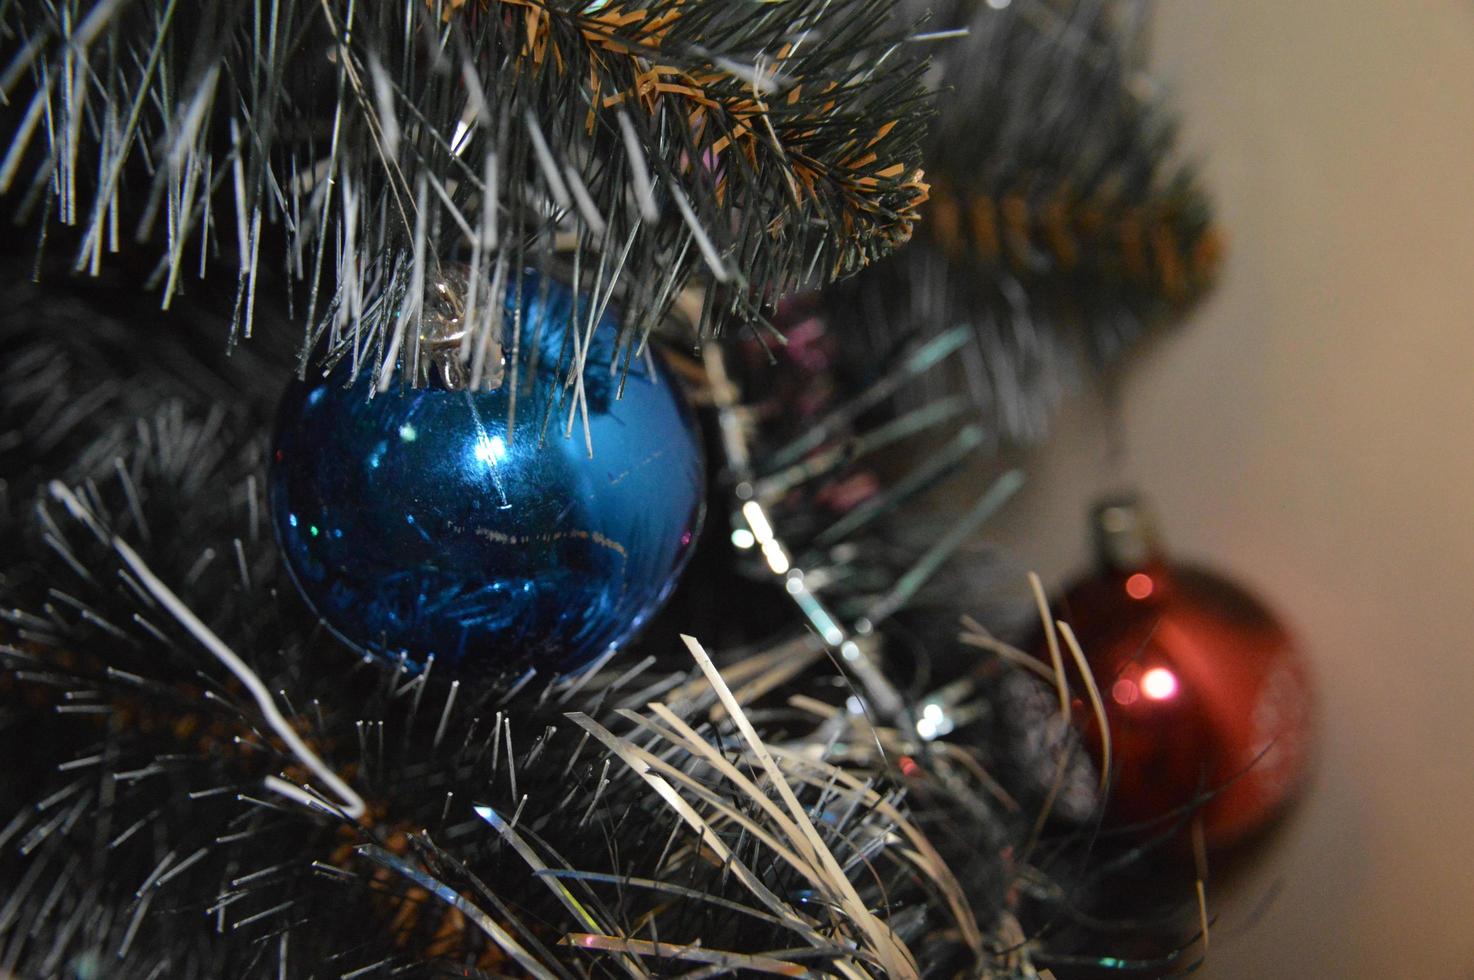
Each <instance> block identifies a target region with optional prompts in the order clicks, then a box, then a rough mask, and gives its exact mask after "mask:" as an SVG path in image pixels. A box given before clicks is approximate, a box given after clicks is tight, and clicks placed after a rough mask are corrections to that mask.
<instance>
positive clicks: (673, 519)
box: [270, 272, 705, 678]
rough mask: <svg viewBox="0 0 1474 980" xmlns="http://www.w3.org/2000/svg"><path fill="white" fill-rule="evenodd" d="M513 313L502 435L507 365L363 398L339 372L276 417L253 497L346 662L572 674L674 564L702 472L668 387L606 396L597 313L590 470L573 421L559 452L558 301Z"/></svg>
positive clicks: (661, 383) (535, 287) (565, 355)
mask: <svg viewBox="0 0 1474 980" xmlns="http://www.w3.org/2000/svg"><path fill="white" fill-rule="evenodd" d="M514 294H515V290H509V292H508V299H507V303H508V310H507V320H506V322H508V323H510V322H512V320H511V317H512V314H513V312H514V311H513V310H512V309H511V308H510V305H511V304H512V303H513V302H515V301H516V300H515V297H514ZM586 304H587V299H583V300H582V301H581V302H579V303H578V311H577V322H578V323H580V324H582V323H584V322H585V321H586V318H587V309H588V307H587V305H586ZM521 306H522V310H521V315H522V326H521V336H522V338H524V339H523V343H522V345H521V352H520V356H519V362H520V363H519V364H518V369H519V370H518V372H517V377H518V378H519V381H518V392H517V399H516V419H515V427H512V428H510V429H509V425H508V413H509V409H510V404H511V399H510V398H509V394H510V392H509V386H510V379H511V378H512V377H513V375H512V372H511V371H510V365H508V368H509V369H508V370H507V371H506V372H505V378H506V379H507V380H506V381H505V382H503V383H502V384H501V386H500V387H498V388H497V389H496V390H492V391H487V390H478V391H475V392H472V391H467V390H464V389H461V390H455V389H453V388H451V387H447V385H446V383H445V381H444V379H442V380H441V381H440V382H439V383H435V382H432V383H431V384H430V385H428V386H426V387H422V388H419V389H409V388H408V387H406V386H402V385H400V384H399V383H398V379H396V380H395V383H394V384H393V385H392V386H391V388H390V389H389V390H388V391H385V392H380V393H373V394H372V397H370V395H371V393H372V392H373V387H374V379H373V378H371V377H369V375H370V374H371V373H372V372H370V371H360V376H359V378H358V380H357V381H355V382H354V383H352V384H349V383H348V378H349V373H350V372H349V367H348V365H347V364H346V363H340V364H339V366H338V367H337V368H336V369H335V370H333V371H331V372H330V373H329V374H328V375H327V377H319V378H309V379H308V380H307V382H305V383H302V382H293V383H292V384H291V385H290V387H289V388H288V390H287V392H286V395H285V397H284V398H283V399H282V405H281V409H280V415H279V419H278V423H277V433H276V445H275V452H274V454H273V461H272V468H271V478H270V501H271V511H272V517H273V520H274V522H275V525H276V531H277V536H278V540H279V542H280V544H281V549H282V553H283V554H284V555H285V558H286V565H287V568H288V569H289V570H290V572H291V575H292V578H293V580H294V581H295V582H296V584H297V586H298V588H299V589H300V591H301V593H302V595H303V597H304V598H305V599H306V600H307V602H308V604H309V605H311V606H312V608H313V610H314V611H315V612H317V614H318V615H319V616H321V618H322V619H323V620H324V622H326V624H327V625H328V626H329V627H330V628H331V629H332V630H333V631H334V632H335V633H336V634H337V635H338V636H339V637H341V638H342V639H343V640H345V641H346V642H348V643H349V644H351V645H353V646H354V647H356V648H358V649H360V650H362V651H366V652H372V653H376V654H379V655H381V656H385V657H388V658H390V659H393V660H399V659H401V657H402V658H403V659H405V660H406V661H407V662H408V663H409V664H411V665H421V666H422V665H424V664H425V663H427V662H428V661H429V659H430V658H431V657H432V656H433V657H434V659H435V664H436V666H437V668H443V667H445V666H449V667H451V668H453V669H454V670H455V671H456V672H457V673H459V674H461V675H462V676H465V675H467V674H477V675H486V676H493V675H495V676H499V677H503V678H505V677H508V676H510V675H513V674H520V673H522V672H523V671H525V670H526V669H527V668H531V667H535V668H537V670H538V671H539V672H540V673H542V674H544V675H547V674H550V673H565V672H569V671H574V670H577V669H578V668H580V667H583V666H585V665H587V664H589V663H590V662H591V661H593V660H595V659H596V658H598V657H599V656H600V655H601V654H603V653H604V652H606V651H608V650H610V649H611V648H617V647H619V646H620V645H622V644H624V643H625V642H627V641H628V640H629V639H630V638H631V637H632V636H633V635H634V634H635V633H636V632H637V631H638V630H639V629H640V627H641V626H642V625H644V623H645V622H646V621H647V620H648V619H649V618H650V616H651V615H652V614H653V613H654V612H655V611H656V610H657V609H658V608H659V607H660V605H661V603H662V602H664V600H665V599H666V597H667V596H668V595H669V594H670V591H671V589H672V588H673V587H674V585H675V582H676V579H677V577H678V576H679V575H680V572H681V569H682V568H683V567H684V566H685V564H686V561H687V559H689V558H690V556H691V551H692V548H693V547H694V545H695V541H696V535H697V531H698V529H699V526H700V523H701V517H702V510H703V500H704V497H705V493H704V481H705V470H704V465H703V459H702V450H701V442H700V437H699V434H698V431H697V428H696V425H695V423H694V421H693V419H692V416H691V412H690V410H689V408H688V407H687V405H686V404H685V401H684V398H683V396H682V394H681V392H680V390H679V388H678V387H677V384H676V382H675V380H674V379H673V377H672V376H671V374H670V371H669V369H668V368H667V367H666V366H665V365H664V363H663V362H662V361H661V360H660V359H659V358H658V357H656V358H654V359H653V360H647V359H646V358H644V357H636V358H632V359H630V363H629V368H628V375H627V379H626V381H625V383H624V390H623V394H622V396H619V376H618V374H617V373H611V371H610V369H609V365H610V364H611V362H612V360H613V357H614V351H615V342H616V336H617V333H618V324H617V323H616V321H615V318H614V316H613V314H607V313H606V315H605V316H604V317H603V319H602V320H600V322H599V323H598V325H597V326H596V327H595V329H594V331H593V335H592V340H591V342H590V344H589V351H588V356H587V360H586V365H587V368H586V372H585V375H584V389H585V393H586V396H587V402H588V426H589V434H590V436H591V439H592V443H593V457H592V458H590V456H589V452H588V448H587V444H586V442H585V439H584V436H583V426H582V413H581V410H578V411H575V416H574V418H575V424H574V434H573V436H572V438H569V437H566V436H565V435H564V432H565V427H566V424H567V419H568V413H569V405H570V404H571V402H570V399H571V398H572V396H573V395H572V389H571V388H565V387H564V386H563V384H562V381H563V379H564V377H565V376H566V373H567V365H568V363H569V360H568V359H569V356H570V353H571V350H572V344H571V339H572V338H571V337H570V336H569V330H568V325H569V323H570V321H571V319H572V316H573V314H574V312H575V311H574V309H573V307H574V296H573V293H572V292H571V290H569V289H568V288H567V287H566V286H564V285H562V284H561V283H557V282H553V281H545V280H543V279H542V278H541V277H539V276H538V275H537V274H535V273H531V272H529V273H527V275H526V277H525V278H524V280H523V282H522V289H521ZM452 380H454V379H452ZM617 396H618V397H617Z"/></svg>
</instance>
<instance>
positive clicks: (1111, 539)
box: [1090, 492, 1161, 572]
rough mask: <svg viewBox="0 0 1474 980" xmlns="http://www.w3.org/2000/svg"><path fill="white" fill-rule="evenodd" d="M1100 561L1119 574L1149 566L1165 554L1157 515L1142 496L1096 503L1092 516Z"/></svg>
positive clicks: (1121, 496) (1122, 496)
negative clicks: (1162, 550)
mask: <svg viewBox="0 0 1474 980" xmlns="http://www.w3.org/2000/svg"><path fill="white" fill-rule="evenodd" d="M1090 530H1091V534H1092V535H1093V536H1094V539H1095V555H1096V559H1097V560H1098V561H1099V562H1100V563H1101V565H1102V566H1104V567H1106V568H1110V569H1114V570H1116V571H1121V572H1124V571H1132V570H1134V569H1139V568H1141V567H1143V566H1144V565H1146V564H1148V563H1149V562H1150V561H1151V560H1152V559H1153V558H1154V557H1155V556H1156V555H1158V554H1159V553H1160V551H1161V541H1160V539H1159V537H1158V535H1157V521H1156V515H1155V514H1154V513H1153V512H1152V508H1151V505H1150V504H1148V503H1147V502H1146V500H1145V499H1144V498H1143V497H1142V496H1141V494H1139V493H1135V492H1128V493H1119V494H1114V495H1112V496H1109V497H1105V498H1103V499H1101V500H1099V501H1097V502H1096V504H1095V507H1094V508H1093V509H1092V510H1091V512H1090Z"/></svg>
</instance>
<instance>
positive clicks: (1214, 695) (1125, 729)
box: [1059, 498, 1312, 849]
mask: <svg viewBox="0 0 1474 980" xmlns="http://www.w3.org/2000/svg"><path fill="white" fill-rule="evenodd" d="M1092 523H1093V531H1094V534H1095V540H1096V549H1097V553H1098V556H1099V567H1098V568H1097V570H1096V571H1095V572H1094V573H1093V574H1090V575H1088V576H1086V577H1084V578H1081V579H1079V580H1077V581H1075V582H1074V583H1073V584H1071V585H1070V586H1069V587H1068V588H1067V589H1066V591H1065V594H1064V596H1063V598H1062V600H1061V602H1060V605H1059V612H1060V618H1062V619H1064V620H1065V621H1066V622H1068V623H1069V624H1070V625H1071V627H1072V628H1073V629H1074V631H1075V634H1076V636H1077V637H1078V639H1079V641H1080V645H1081V647H1082V648H1083V651H1084V653H1085V656H1086V660H1087V661H1088V663H1089V664H1090V668H1091V670H1092V672H1093V674H1094V677H1095V681H1096V683H1097V685H1098V686H1099V687H1100V692H1101V696H1102V699H1103V700H1104V702H1105V715H1106V719H1107V722H1108V724H1109V725H1110V732H1111V749H1112V756H1113V759H1112V777H1113V779H1112V790H1111V797H1110V800H1109V803H1108V808H1107V819H1108V821H1109V822H1110V823H1112V824H1113V825H1122V824H1131V823H1138V822H1141V821H1149V820H1152V819H1153V818H1159V817H1162V816H1163V815H1165V814H1169V813H1171V812H1172V811H1173V810H1175V809H1177V808H1179V807H1182V806H1184V805H1187V804H1189V803H1191V802H1192V801H1193V800H1194V799H1196V798H1198V797H1199V796H1201V795H1204V794H1206V793H1210V792H1211V793H1212V794H1213V795H1212V798H1211V799H1210V800H1208V802H1206V803H1205V804H1203V807H1202V809H1201V811H1200V814H1201V819H1202V822H1203V832H1204V837H1205V840H1206V842H1207V844H1208V846H1209V847H1211V848H1215V849H1222V848H1224V847H1226V846H1228V845H1230V844H1233V843H1235V842H1236V841H1239V840H1242V839H1243V838H1244V837H1246V836H1248V835H1250V834H1252V833H1253V832H1254V831H1256V830H1259V829H1261V828H1263V827H1264V826H1265V825H1266V824H1268V823H1269V822H1270V821H1271V820H1272V819H1273V818H1274V817H1275V816H1276V815H1277V814H1278V813H1279V812H1280V810H1281V809H1282V808H1283V807H1284V806H1285V804H1286V803H1287V802H1288V801H1289V800H1290V798H1291V797H1292V796H1293V795H1294V793H1295V791H1296V789H1297V788H1298V787H1299V786H1300V784H1301V783H1302V782H1303V781H1304V778H1305V775H1306V771H1307V767H1308V761H1309V751H1310V741H1311V722H1312V719H1311V707H1312V701H1311V689H1310V677H1309V671H1308V668H1307V666H1306V662H1305V660H1304V658H1303V657H1302V655H1301V654H1300V652H1299V650H1298V649H1297V647H1296V645H1295V642H1294V640H1293V639H1292V637H1291V636H1290V634H1289V632H1288V631H1287V630H1286V629H1285V627H1284V626H1283V625H1282V624H1281V623H1280V621H1279V620H1278V619H1276V618H1275V617H1274V615H1273V614H1272V613H1270V612H1269V610H1268V609H1266V608H1265V606H1264V605H1263V604H1261V603H1260V602H1259V601H1258V600H1257V599H1255V598H1254V597H1253V596H1251V595H1250V594H1249V593H1248V592H1246V591H1245V590H1244V589H1243V588H1241V587H1240V586H1238V585H1236V584H1234V583H1233V582H1230V581H1228V580H1227V579H1224V578H1222V577H1221V576H1218V575H1215V574H1213V573H1212V572H1208V571H1205V570H1203V569H1199V568H1194V567H1190V566H1186V565H1179V564H1176V563H1174V562H1172V561H1170V560H1168V559H1167V558H1166V557H1165V555H1164V554H1163V552H1162V551H1161V549H1160V548H1159V547H1158V546H1157V542H1156V538H1155V534H1154V532H1153V529H1152V526H1151V521H1150V519H1149V516H1148V514H1147V512H1146V509H1145V507H1144V506H1143V505H1142V504H1141V502H1140V501H1138V500H1137V499H1135V498H1123V499H1117V500H1111V501H1108V502H1105V503H1102V504H1101V505H1099V506H1097V507H1096V509H1095V511H1094V514H1093V517H1092ZM1076 719H1077V721H1078V722H1079V723H1080V725H1081V727H1082V729H1083V731H1084V732H1085V735H1086V738H1087V740H1088V741H1089V742H1090V743H1091V746H1092V749H1093V750H1094V751H1093V753H1092V755H1093V757H1094V758H1097V759H1098V758H1100V755H1099V751H1100V731H1099V725H1098V722H1097V721H1096V718H1095V715H1094V713H1093V712H1092V711H1090V710H1089V707H1088V705H1080V704H1077V713H1076ZM1156 829H1158V830H1161V829H1165V825H1158V826H1157V827H1156Z"/></svg>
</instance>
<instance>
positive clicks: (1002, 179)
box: [825, 0, 1222, 441]
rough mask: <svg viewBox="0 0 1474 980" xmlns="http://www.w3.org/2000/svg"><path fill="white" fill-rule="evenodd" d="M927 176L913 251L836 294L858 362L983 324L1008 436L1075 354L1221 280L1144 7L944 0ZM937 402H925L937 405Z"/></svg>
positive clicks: (840, 324) (990, 399)
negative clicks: (1142, 47)
mask: <svg viewBox="0 0 1474 980" xmlns="http://www.w3.org/2000/svg"><path fill="white" fill-rule="evenodd" d="M928 7H932V8H934V9H936V20H937V24H938V26H939V27H940V28H943V29H956V30H964V29H965V31H966V36H965V37H960V38H958V39H956V40H955V41H954V42H952V43H950V44H948V45H946V46H940V47H939V48H938V52H937V55H938V57H937V71H936V76H935V78H934V82H935V84H936V87H937V89H938V91H939V92H940V93H942V96H941V98H940V101H939V105H940V107H941V111H940V112H939V113H938V114H937V115H936V116H935V117H934V118H933V120H932V125H931V128H930V132H929V134H928V136H927V139H926V150H925V154H924V157H925V160H926V165H927V168H928V173H929V174H930V175H931V178H932V181H933V185H934V187H933V191H932V194H931V199H930V201H929V203H928V205H927V206H926V208H925V210H924V215H925V219H926V220H925V221H924V222H923V223H922V224H921V226H920V228H921V233H920V234H919V235H918V236H917V240H916V242H915V243H914V245H913V246H912V247H909V248H907V249H906V250H904V251H903V252H901V253H899V254H897V255H895V256H893V257H891V258H889V259H886V260H884V261H882V262H879V263H877V264H876V265H875V266H873V267H872V268H870V269H868V270H867V271H865V272H864V273H863V274H861V275H860V276H858V277H856V278H854V279H852V280H850V281H847V282H843V283H838V284H836V285H835V286H833V287H831V289H830V290H829V291H828V293H827V295H826V302H825V305H826V307H827V310H828V315H829V317H830V318H831V319H832V320H833V321H834V323H835V325H836V327H837V328H841V329H843V330H844V331H845V332H846V333H847V334H848V335H849V336H850V337H851V338H852V345H853V346H855V347H857V348H858V349H859V352H860V353H859V354H858V355H857V357H858V358H859V359H860V360H861V361H862V366H863V362H864V361H865V360H874V359H875V358H877V356H883V353H884V352H886V351H888V350H890V349H891V348H892V346H893V345H894V344H895V343H896V337H897V336H902V337H908V336H913V335H920V336H923V337H925V336H932V335H935V334H941V333H943V332H945V331H947V330H950V329H952V328H954V327H955V326H957V325H959V324H967V325H970V326H971V327H972V329H973V332H974V336H975V339H974V343H973V344H972V345H971V346H970V348H969V349H968V350H967V351H966V352H965V354H964V359H965V370H964V371H963V373H962V377H963V378H964V379H965V383H966V385H967V387H968V389H969V390H970V391H971V393H972V396H973V398H974V400H975V401H976V402H977V403H978V405H979V407H980V408H981V409H982V410H983V413H984V418H985V421H986V422H987V423H989V428H990V429H991V430H994V432H995V439H996V438H997V437H1002V438H1005V439H1021V440H1025V441H1027V440H1034V439H1038V438H1041V437H1042V436H1043V435H1044V434H1045V432H1046V430H1047V423H1048V419H1049V415H1050V412H1051V410H1052V408H1053V406H1054V404H1055V403H1056V401H1057V400H1058V397H1059V396H1060V394H1061V393H1062V392H1063V391H1065V390H1067V389H1068V388H1069V387H1070V386H1071V385H1072V384H1074V383H1075V382H1076V381H1077V380H1078V377H1077V376H1078V375H1079V373H1080V370H1079V363H1080V362H1082V361H1083V363H1084V364H1085V365H1086V367H1087V368H1088V372H1089V373H1090V374H1091V375H1094V376H1100V375H1101V374H1102V373H1103V372H1104V371H1105V369H1106V368H1107V367H1108V366H1109V365H1110V364H1111V363H1112V362H1113V361H1115V359H1116V358H1117V357H1118V356H1119V355H1120V354H1121V353H1122V352H1123V351H1124V350H1125V349H1127V348H1128V347H1129V346H1130V345H1131V343H1132V342H1133V341H1135V340H1136V339H1137V338H1138V337H1140V336H1141V335H1142V334H1143V333H1144V332H1146V331H1147V330H1148V329H1150V328H1151V327H1153V326H1155V325H1158V324H1161V323H1164V322H1167V321H1170V320H1172V319H1175V318H1178V317H1180V316H1182V315H1183V314H1184V313H1185V312H1186V311H1187V310H1189V309H1190V308H1191V306H1192V305H1193V304H1194V303H1195V302H1196V301H1197V300H1199V299H1200V298H1201V297H1202V296H1203V295H1204V294H1205V293H1206V292H1207V290H1208V289H1209V288H1210V287H1211V286H1212V283H1213V281H1214V278H1215V276H1216V274H1217V271H1218V266H1219V263H1220V261H1221V257H1222V241H1221V236H1220V234H1219V232H1218V230H1217V229H1216V228H1215V226H1214V224H1213V220H1212V208H1211V205H1210V203H1209V200H1208V197H1207V194H1206V192H1205V191H1204V189H1203V187H1202V185H1201V183H1200V181H1199V179H1198V177H1197V174H1196V173H1195V171H1194V169H1193V168H1192V167H1190V166H1188V165H1185V164H1183V163H1181V162H1180V161H1179V159H1178V153H1177V146H1176V144H1177V139H1176V135H1177V133H1176V130H1177V127H1176V122H1175V120H1174V118H1173V116H1172V114H1171V111H1170V109H1169V107H1168V106H1167V105H1166V102H1165V99H1164V97H1163V95H1162V93H1161V91H1160V90H1159V88H1158V87H1157V86H1156V85H1155V83H1154V82H1153V81H1152V80H1151V79H1150V77H1149V76H1147V75H1146V73H1145V72H1144V71H1143V70H1142V69H1141V67H1140V65H1139V58H1138V56H1137V54H1136V51H1135V48H1136V37H1137V33H1138V32H1139V31H1140V29H1141V21H1142V18H1143V6H1142V4H1141V3H1139V2H1137V0H1070V2H1059V0H1015V2H1013V3H1011V4H992V3H984V2H980V0H951V2H948V3H944V4H942V5H941V6H940V8H939V9H937V8H935V5H932V4H927V3H922V2H920V0H918V2H917V3H915V4H912V5H911V6H910V7H909V8H908V9H911V10H921V9H926V8H928ZM937 393H938V391H936V390H934V391H931V392H929V393H928V394H930V395H936V394H937Z"/></svg>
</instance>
